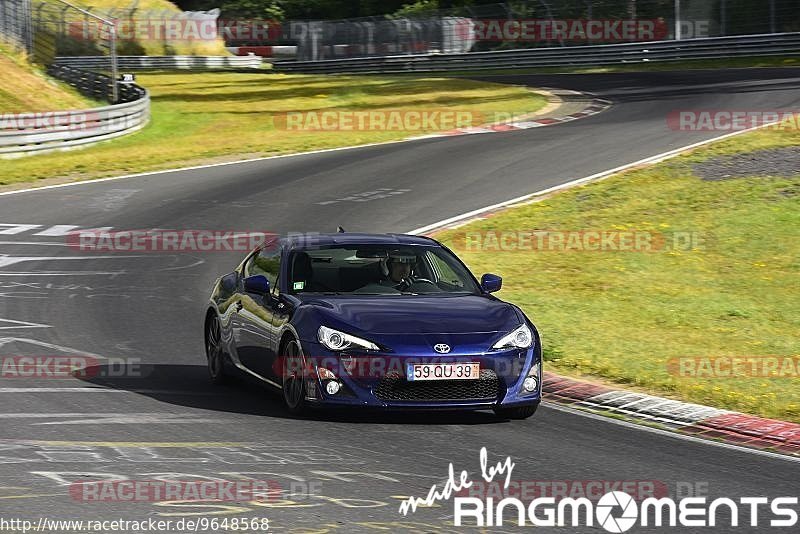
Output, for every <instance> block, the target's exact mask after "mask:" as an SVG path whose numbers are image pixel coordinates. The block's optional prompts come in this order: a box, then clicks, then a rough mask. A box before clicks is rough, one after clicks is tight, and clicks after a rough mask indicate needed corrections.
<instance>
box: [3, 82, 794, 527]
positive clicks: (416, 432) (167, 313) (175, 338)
mask: <svg viewBox="0 0 800 534" xmlns="http://www.w3.org/2000/svg"><path fill="white" fill-rule="evenodd" d="M489 79H491V80H493V81H501V82H508V83H516V84H527V85H530V86H532V87H559V88H566V89H574V90H579V91H588V92H592V93H595V94H597V95H598V96H601V97H604V98H608V99H611V100H612V101H613V102H614V107H613V108H611V109H610V110H608V111H606V112H604V113H601V114H599V115H596V116H593V117H590V118H587V119H584V120H580V121H575V122H571V123H568V124H563V125H558V126H553V127H547V128H538V129H533V130H524V131H518V132H509V133H502V134H492V135H468V136H462V137H454V138H437V139H428V140H420V141H412V142H407V143H398V144H389V145H382V146H373V147H365V148H356V149H350V150H342V151H334V152H327V153H319V154H310V155H301V156H296V157H287V158H279V159H271V160H263V161H257V162H249V163H242V164H235V165H224V166H217V167H210V168H205V169H199V170H191V171H175V172H165V173H160V174H156V175H149V176H142V177H134V178H126V179H122V180H112V181H104V182H99V183H91V182H90V183H86V184H81V185H75V186H70V187H63V188H55V189H49V190H42V191H33V192H21V193H17V194H11V195H5V196H0V223H2V224H3V226H2V227H0V247H2V248H0V250H2V253H0V353H2V354H4V355H42V354H47V355H54V354H55V355H70V354H83V355H87V354H88V355H94V356H95V357H97V358H98V359H100V361H101V362H102V361H103V359H109V360H110V361H116V360H117V359H127V361H128V362H132V361H136V360H140V361H141V363H142V366H141V369H142V372H141V374H142V375H143V376H142V377H140V378H137V377H115V376H108V377H93V378H87V379H84V380H81V379H72V378H70V379H62V380H49V379H42V378H39V379H29V378H4V379H2V380H0V517H4V518H27V519H30V520H33V521H38V520H39V518H41V517H47V518H51V519H79V520H80V519H82V520H98V519H109V520H111V519H118V518H125V519H130V520H145V519H147V518H157V519H171V520H177V519H180V518H181V517H192V518H195V519H196V518H198V517H206V518H211V517H216V518H219V519H222V518H225V517H230V518H233V517H252V518H261V517H264V518H268V519H269V520H270V525H271V529H270V530H271V531H275V532H325V531H330V532H387V531H411V532H414V531H418V532H452V531H461V530H460V529H455V528H454V527H452V526H451V525H452V516H453V507H452V503H450V502H449V501H448V502H444V503H442V504H440V505H439V506H435V507H431V508H424V509H423V508H421V509H419V510H418V511H417V512H416V513H414V514H409V515H408V516H402V515H400V514H399V513H398V507H399V504H400V502H401V499H402V497H404V496H410V495H413V496H419V497H424V496H425V495H426V494H427V492H428V489H429V488H430V486H431V485H432V484H434V483H440V482H443V481H444V480H445V479H446V477H447V472H448V471H447V469H448V464H449V463H451V462H452V463H453V464H454V468H455V469H456V472H458V471H460V470H462V469H464V470H468V471H469V472H470V473H471V476H472V478H473V479H476V480H477V479H479V478H480V463H479V451H480V449H481V448H482V447H486V448H487V451H488V457H489V460H490V461H491V462H497V461H501V460H503V459H504V458H505V457H507V456H511V457H512V459H513V461H514V462H515V464H516V465H515V468H514V471H513V479H514V480H515V481H534V480H537V481H553V482H564V483H570V482H567V481H590V480H593V481H618V482H619V481H628V482H631V481H639V482H651V483H653V484H654V485H655V486H656V487H666V488H668V490H669V493H670V494H673V495H675V494H676V492H678V491H683V492H687V491H689V489H690V488H691V489H692V490H696V491H697V492H699V493H700V494H702V493H703V492H705V493H707V494H708V495H709V496H712V497H713V496H726V497H730V498H739V497H748V496H751V497H760V496H766V497H773V498H774V497H780V496H797V494H798V487H799V486H800V464H798V463H797V462H795V461H791V460H790V459H781V458H776V457H774V456H769V455H764V454H758V453H754V452H747V451H743V450H741V449H736V448H732V447H723V446H719V445H715V444H711V443H702V442H697V441H691V440H687V439H682V438H680V437H677V436H674V435H668V434H663V433H657V432H653V431H651V430H648V429H646V428H643V427H633V426H629V425H624V424H620V423H619V422H617V421H614V420H610V419H601V418H596V417H589V416H587V415H584V414H580V413H577V412H574V411H569V410H566V409H564V408H558V407H553V406H547V405H545V406H543V407H542V408H541V409H540V411H539V412H538V413H537V414H536V416H534V417H533V418H531V419H529V420H526V421H501V420H498V419H497V418H495V417H494V415H493V414H489V413H476V414H467V415H464V414H462V415H452V414H408V415H392V414H358V415H337V414H324V413H323V414H317V415H314V416H312V417H310V418H306V419H294V418H291V417H289V416H288V415H287V414H286V412H285V411H284V409H283V407H282V404H281V402H280V400H279V399H278V398H277V397H273V396H272V395H270V394H269V393H268V392H266V391H265V390H262V389H260V388H258V387H256V386H253V385H249V384H246V383H243V384H239V385H238V386H235V387H229V386H225V387H214V386H212V385H211V384H210V383H209V381H208V379H207V375H206V369H205V357H204V351H203V341H202V339H203V332H202V328H203V314H204V311H205V307H206V299H207V297H208V294H209V292H210V289H211V285H212V283H213V281H214V280H215V279H216V278H217V277H218V276H220V275H221V274H224V273H226V272H229V271H231V270H232V269H233V267H234V266H235V265H236V264H237V263H238V261H239V260H240V259H241V257H243V254H242V253H239V252H233V253H228V252H214V253H208V254H186V253H183V254H160V253H145V254H125V253H112V254H97V253H87V252H81V251H77V250H73V249H71V248H69V247H67V246H66V240H65V237H64V235H63V234H64V232H66V231H68V230H71V229H74V228H75V227H80V228H98V227H113V228H114V229H144V228H169V229H220V230H237V231H270V232H305V231H335V229H336V226H337V225H341V226H343V227H344V228H345V229H347V230H351V231H367V232H405V231H410V230H412V229H415V228H418V227H420V226H423V225H426V224H430V223H433V222H436V221H439V220H442V219H446V218H448V217H452V216H455V215H458V214H460V213H464V212H467V211H471V210H474V209H477V208H481V207H483V206H487V205H491V204H494V203H498V202H502V201H504V200H508V199H511V198H514V197H517V196H520V195H524V194H526V193H531V192H534V191H537V190H541V189H545V188H548V187H552V186H555V185H558V184H562V183H565V182H568V181H571V180H575V179H577V178H581V177H584V176H588V175H591V174H594V173H598V172H601V171H604V170H607V169H611V168H614V167H617V166H620V165H624V164H627V163H631V162H634V161H637V160H640V159H642V158H646V157H649V156H653V155H655V154H659V153H663V152H666V151H669V150H672V149H676V148H679V147H682V146H686V145H689V144H692V143H695V142H698V141H702V140H704V139H708V138H711V137H715V136H718V135H719V133H718V132H697V133H690V132H682V131H674V130H672V129H670V128H669V127H668V126H667V122H666V115H667V113H669V112H670V111H672V110H685V109H711V110H717V109H731V110H776V109H797V107H798V105H799V104H800V69H780V70H779V69H755V70H751V69H748V70H745V69H741V70H729V71H715V72H702V71H697V72H662V73H639V74H632V73H631V74H600V75H537V76H516V77H508V76H502V77H491V78H489ZM376 192H377V193H376ZM386 193H392V194H389V195H387V194H386ZM358 195H360V196H358ZM16 225H30V226H27V227H26V226H16ZM62 225H64V226H62ZM477 274H478V275H480V274H481V273H477ZM543 334H544V336H545V340H546V336H547V333H546V332H544V333H543ZM643 342H644V341H643ZM112 374H113V373H112ZM129 374H130V373H129ZM110 476H115V477H118V478H123V477H128V478H130V479H136V480H150V479H156V478H163V479H173V480H184V481H185V480H194V479H202V477H212V478H217V479H222V480H231V479H237V477H238V478H240V479H243V478H246V477H250V478H255V479H259V480H269V481H274V482H275V483H277V484H278V485H279V486H280V487H282V488H284V489H287V490H290V491H293V492H295V495H294V496H291V497H287V496H285V495H284V496H283V497H281V498H276V499H273V500H272V501H268V502H260V503H258V502H225V503H202V504H198V503H152V502H82V501H81V500H80V499H79V498H78V499H76V498H75V495H71V494H70V488H71V487H73V486H71V484H72V483H74V482H76V481H81V480H96V479H98V478H101V477H110ZM684 496H685V495H684ZM187 514H188V515H187ZM212 514H215V515H212ZM768 529H769V527H767V526H763V527H761V529H760V530H768ZM470 530H472V531H476V529H470ZM515 530H518V529H517V527H515V526H514V527H512V526H505V527H502V528H497V529H495V531H515ZM551 530H554V531H560V532H603V531H604V530H603V528H602V527H600V526H597V525H595V526H594V527H580V528H575V529H572V528H566V529H557V530H556V529H551ZM710 530H712V531H713V532H754V531H760V530H759V529H756V528H755V527H747V526H745V527H740V528H738V529H735V528H731V527H727V526H726V527H720V528H716V529H710ZM790 530H791V529H790ZM634 531H636V532H651V531H659V532H661V531H665V532H666V531H670V532H671V531H675V532H694V531H696V530H695V529H693V528H688V527H687V528H675V529H663V528H662V529H659V528H655V527H649V528H646V527H636V529H635V530H634ZM253 532H255V531H253Z"/></svg>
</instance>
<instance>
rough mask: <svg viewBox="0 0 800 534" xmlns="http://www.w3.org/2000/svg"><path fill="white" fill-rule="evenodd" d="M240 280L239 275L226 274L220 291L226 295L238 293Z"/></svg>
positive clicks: (222, 279)
mask: <svg viewBox="0 0 800 534" xmlns="http://www.w3.org/2000/svg"><path fill="white" fill-rule="evenodd" d="M237 280H239V275H238V274H237V273H230V274H226V275H225V276H223V277H222V278H221V279H220V284H219V285H220V289H222V292H223V293H224V294H226V295H231V294H233V293H234V292H235V291H236V282H237Z"/></svg>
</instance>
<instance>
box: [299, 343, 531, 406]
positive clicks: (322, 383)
mask: <svg viewBox="0 0 800 534" xmlns="http://www.w3.org/2000/svg"><path fill="white" fill-rule="evenodd" d="M302 347H303V353H304V354H305V355H306V368H307V369H308V370H309V373H308V374H307V378H306V389H307V398H306V400H307V402H308V403H309V404H312V405H314V404H315V405H326V406H342V407H344V406H353V407H359V406H360V407H367V408H378V409H387V410H395V409H396V410H415V409H419V410H436V409H441V410H484V409H491V408H498V407H512V406H525V405H530V404H537V403H539V401H540V400H541V394H542V389H541V388H542V386H541V384H542V376H541V372H542V371H541V349H540V347H539V343H538V340H537V344H536V345H535V346H534V347H532V348H530V349H514V350H508V351H492V352H485V353H482V354H448V355H441V354H436V353H434V352H430V353H427V352H418V353H416V354H413V355H409V356H401V355H398V354H388V353H380V354H379V353H369V354H365V353H364V352H349V351H348V352H344V353H335V352H331V351H329V350H327V349H326V348H325V347H323V346H322V345H320V344H319V343H318V342H316V341H303V342H302ZM451 362H478V363H479V364H480V367H481V377H480V379H479V380H469V381H457V380H443V381H416V382H409V381H407V380H406V371H405V369H406V365H407V364H408V363H451ZM536 364H539V365H538V371H537V373H536V375H535V377H536V379H537V384H538V387H537V388H536V390H535V391H533V392H528V391H525V390H524V388H523V382H524V380H525V378H526V377H527V376H528V373H529V371H530V369H531V367H532V366H534V365H536ZM320 367H324V368H325V369H328V370H329V371H331V372H333V373H334V374H335V375H336V379H337V381H338V382H339V384H340V389H339V391H338V392H337V393H336V394H330V393H329V392H328V391H327V387H326V386H327V384H328V382H329V381H330V379H321V378H320V376H319V373H318V371H317V369H318V368H320ZM323 374H325V373H323Z"/></svg>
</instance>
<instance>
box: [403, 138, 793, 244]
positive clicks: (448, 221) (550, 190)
mask: <svg viewBox="0 0 800 534" xmlns="http://www.w3.org/2000/svg"><path fill="white" fill-rule="evenodd" d="M775 124H777V122H771V123H768V124H762V125H760V126H756V127H754V128H748V129H746V130H741V131H737V132H730V133H727V134H725V135H721V136H718V137H714V138H712V139H707V140H705V141H700V142H698V143H693V144H691V145H686V146H684V147H681V148H676V149H674V150H670V151H669V152H664V153H662V154H658V155H656V156H650V157H649V158H644V159H640V160H639V161H634V162H632V163H627V164H625V165H621V166H619V167H615V168H613V169H611V170H608V171H603V172H598V173H597V174H592V175H591V176H586V177H584V178H579V179H577V180H572V181H570V182H567V183H564V184H561V185H556V186H554V187H548V188H547V189H542V190H541V191H535V192H533V193H528V194H527V195H522V196H520V197H517V198H512V199H511V200H506V201H504V202H498V203H497V204H492V205H491V206H486V207H483V208H478V209H476V210H472V211H469V212H467V213H462V214H461V215H456V216H455V217H450V218H448V219H444V220H441V221H438V222H435V223H433V224H429V225H426V226H422V227H420V228H417V229H415V230H411V231H410V232H406V233H407V234H411V235H419V234H425V233H427V232H430V231H432V230H438V229H440V228H442V227H445V226H448V225H451V224H454V223H457V222H461V221H464V220H466V219H470V218H473V217H477V216H478V215H481V214H483V213H487V212H491V211H494V210H497V209H500V208H505V207H508V206H512V205H514V204H519V203H521V202H525V201H526V200H530V199H532V198H535V197H539V196H543V195H547V194H550V193H555V192H556V191H561V190H564V189H570V188H572V187H576V186H578V185H583V184H586V183H589V182H594V181H597V180H601V179H603V178H608V177H609V176H612V175H614V174H617V173H619V172H622V171H625V170H628V169H631V168H633V167H638V166H640V165H652V164H655V163H660V162H662V161H666V160H668V159H671V158H674V157H676V156H680V155H681V154H683V153H684V152H687V151H689V150H692V149H695V148H699V147H701V146H705V145H709V144H711V143H716V142H717V141H722V140H724V139H728V138H731V137H735V136H737V135H742V134H744V133H747V132H752V131H755V130H760V129H761V128H767V127H769V126H773V125H775Z"/></svg>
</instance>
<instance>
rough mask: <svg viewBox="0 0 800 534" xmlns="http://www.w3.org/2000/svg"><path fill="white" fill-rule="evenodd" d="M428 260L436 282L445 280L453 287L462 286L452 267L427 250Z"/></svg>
mask: <svg viewBox="0 0 800 534" xmlns="http://www.w3.org/2000/svg"><path fill="white" fill-rule="evenodd" d="M427 256H428V262H430V264H431V267H432V268H433V271H434V273H435V274H436V278H437V280H436V281H438V282H445V283H447V284H450V285H451V286H455V287H464V284H462V283H461V279H460V277H459V276H458V275H457V274H456V273H455V272H454V271H453V269H452V268H451V267H450V266H449V265H448V264H447V263H445V262H444V260H442V259H441V258H440V257H439V256H437V255H436V254H432V253H430V252H428V254H427Z"/></svg>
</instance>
